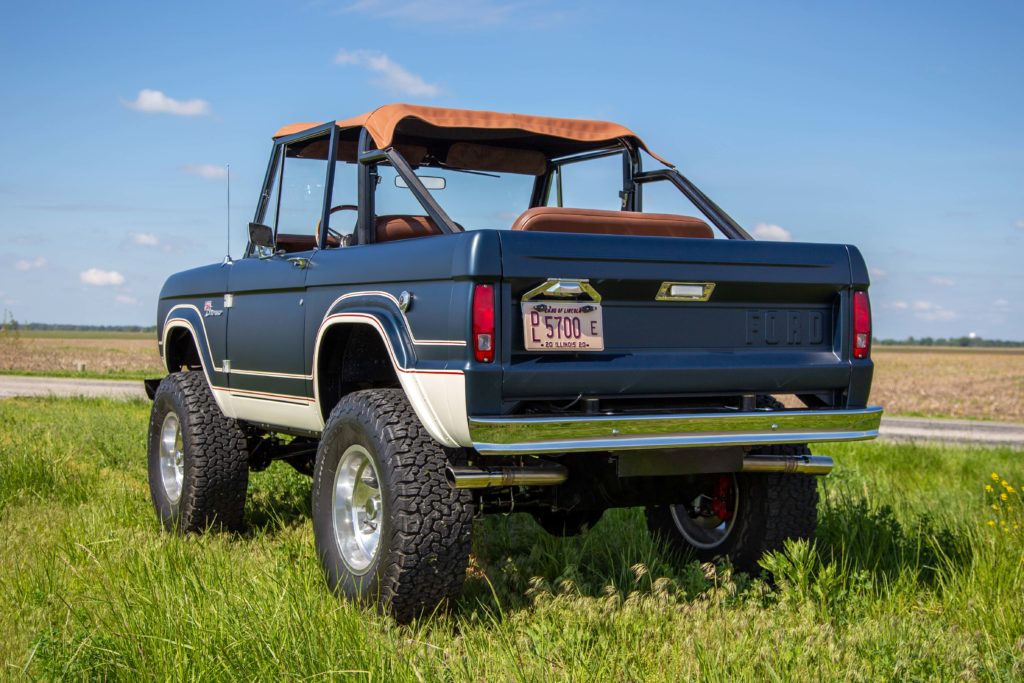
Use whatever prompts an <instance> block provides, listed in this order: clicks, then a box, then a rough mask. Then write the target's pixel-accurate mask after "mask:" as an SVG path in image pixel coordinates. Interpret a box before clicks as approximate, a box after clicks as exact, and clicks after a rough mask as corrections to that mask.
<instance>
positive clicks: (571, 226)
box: [512, 206, 714, 239]
mask: <svg viewBox="0 0 1024 683" xmlns="http://www.w3.org/2000/svg"><path fill="white" fill-rule="evenodd" d="M512 229H513V230H527V231H540V232H574V233H588V234H594V235H644V236H647V237H698V238H704V239H707V238H711V237H714V233H713V232H712V231H711V227H710V226H709V225H708V224H707V223H705V222H704V221H702V220H701V219H699V218H694V217H693V216H676V215H674V214H668V213H640V212H638V211H601V210H598V209H568V208H562V207H556V206H539V207H537V208H533V209H528V210H526V211H524V212H523V213H522V214H521V215H520V216H519V218H517V219H516V222H515V223H513V224H512Z"/></svg>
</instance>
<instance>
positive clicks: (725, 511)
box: [711, 474, 732, 522]
mask: <svg viewBox="0 0 1024 683" xmlns="http://www.w3.org/2000/svg"><path fill="white" fill-rule="evenodd" d="M731 487H732V476H730V475H728V474H723V475H722V476H721V477H719V478H718V483H717V484H715V495H714V497H713V498H712V499H711V510H712V511H713V512H714V513H715V515H716V516H717V517H718V518H719V519H720V520H722V521H723V522H727V521H729V518H730V517H732V510H730V509H729V492H730V488H731Z"/></svg>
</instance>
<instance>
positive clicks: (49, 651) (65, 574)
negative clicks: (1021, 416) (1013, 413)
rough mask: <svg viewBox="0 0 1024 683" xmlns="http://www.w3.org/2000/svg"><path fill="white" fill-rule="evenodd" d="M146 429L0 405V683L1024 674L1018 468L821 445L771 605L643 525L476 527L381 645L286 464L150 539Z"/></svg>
mask: <svg viewBox="0 0 1024 683" xmlns="http://www.w3.org/2000/svg"><path fill="white" fill-rule="evenodd" d="M147 416H148V405H147V404H145V403H143V402H110V401H99V400H58V399H11V400H4V401H0V567H2V568H3V570H2V571H0V595H3V596H4V598H3V599H2V600H0V667H2V668H0V671H2V673H0V677H3V678H15V679H16V678H32V679H35V678H44V679H51V678H74V679H83V678H89V679H97V678H99V679H119V680H136V679H139V678H148V679H152V678H160V679H176V680H178V679H189V680H232V681H233V680H240V679H244V680H249V679H267V678H272V679H279V678H288V679H307V678H321V677H323V678H345V679H351V680H374V681H389V680H438V679H441V680H452V681H462V680H467V681H476V680H520V681H533V680H538V681H540V680H543V681H547V680H585V681H590V680H616V681H619V680H651V681H659V680H663V681H678V680H693V679H708V680H750V679H758V680H762V679H774V680H780V679H781V680H791V679H792V680H821V679H826V680H831V679H840V678H841V679H849V680H889V679H894V678H895V679H901V680H908V679H909V680H937V679H943V680H949V679H953V678H963V679H966V680H1020V679H1021V678H1022V677H1024V530H1022V529H1021V528H1020V526H1021V525H1022V523H1024V518H1022V516H1021V500H1020V494H1019V493H1018V492H1017V487H1018V486H1019V485H1020V484H1022V483H1024V460H1022V459H1021V453H1020V451H1011V450H1007V449H969V448H946V447H916V446H909V445H894V444H883V443H867V444H852V445H845V446H829V447H828V448H827V450H822V452H827V453H829V454H832V455H834V456H835V457H836V458H837V462H838V467H837V469H836V471H835V473H834V474H833V475H832V476H830V477H828V478H827V479H825V480H823V481H822V482H821V484H820V487H821V488H820V491H821V494H822V502H821V504H820V508H819V513H820V520H821V521H820V526H819V530H818V534H817V537H816V539H815V542H814V543H813V544H797V545H794V546H792V547H790V548H789V549H788V550H787V552H785V553H781V554H777V555H775V556H773V557H770V558H768V559H767V560H766V561H765V565H766V566H767V567H769V568H770V569H771V571H772V573H773V574H774V576H775V579H776V585H775V586H771V585H769V584H767V583H765V582H764V581H763V580H760V579H757V580H753V579H750V578H749V577H747V576H745V575H733V574H732V573H731V571H730V570H729V568H728V567H723V566H718V567H714V566H710V565H706V566H704V567H701V566H699V565H698V564H697V563H696V562H689V561H679V560H673V559H672V558H668V557H666V556H665V555H664V553H662V552H661V549H659V548H658V547H656V546H655V545H653V544H652V542H651V541H650V539H649V537H648V535H647V534H646V531H645V529H644V525H643V522H642V515H641V514H640V512H639V511H638V510H619V511H613V512H611V513H608V514H606V516H605V518H604V519H602V521H601V522H600V523H599V524H598V525H597V526H596V528H595V529H594V530H593V531H592V532H591V533H589V534H587V535H585V536H583V537H580V538H575V539H568V540H561V539H553V538H551V537H548V536H547V535H546V534H544V532H542V531H541V530H540V529H539V527H537V526H536V525H535V524H534V523H533V522H532V520H530V519H529V518H527V517H525V516H524V515H518V514H517V515H510V516H508V517H498V518H489V519H486V520H483V521H481V522H478V524H477V527H476V539H475V542H474V559H473V564H472V566H471V568H470V574H469V578H468V581H467V587H466V594H465V596H464V598H463V599H462V600H461V601H460V602H459V604H458V605H457V607H456V609H455V612H454V614H453V615H451V616H448V617H444V618H437V619H435V620H426V621H423V622H421V623H418V624H416V625H414V626H412V627H397V626H394V625H393V624H391V623H390V622H389V621H387V620H385V619H383V618H380V617H378V616H377V615H375V614H374V613H373V612H371V611H369V610H365V609H360V608H357V607H354V606H352V605H350V604H347V603H344V602H341V601H339V600H337V599H335V598H334V597H332V596H331V595H330V594H328V592H327V590H326V589H325V587H324V583H323V581H322V579H321V576H320V571H319V567H318V564H317V561H316V557H315V553H314V548H313V538H312V530H311V526H310V523H309V489H310V484H309V480H308V479H306V478H305V477H302V476H301V475H298V474H296V473H294V472H293V471H292V470H291V469H290V468H288V467H287V466H286V465H282V464H275V465H274V466H272V467H271V468H270V469H269V470H267V471H266V472H262V473H254V474H253V475H252V479H251V483H250V502H249V506H248V509H247V517H248V522H249V527H248V529H249V530H248V531H247V532H246V533H244V534H241V535H234V536H232V535H225V534H214V535H210V536H204V537H189V538H177V537H173V536H169V535H167V534H164V533H162V532H161V531H160V529H159V526H158V523H157V521H156V518H155V515H154V514H153V512H152V509H151V507H150V503H149V498H148V487H147V483H146V469H145V432H146V422H147ZM1004 481H1005V482H1006V484H1005V485H1004V484H1003V482H1004ZM986 485H988V486H990V487H992V493H988V492H986V490H985V486H986ZM1008 487H1009V488H1008ZM1011 489H1012V491H1011ZM1000 492H1002V493H1006V494H1007V500H1006V501H1000V500H999V499H998V495H999V493H1000ZM992 505H996V506H997V507H998V508H999V509H998V510H994V509H992V507H991V506H992ZM1011 506H1012V509H1011Z"/></svg>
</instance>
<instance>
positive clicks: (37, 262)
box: [14, 256, 46, 270]
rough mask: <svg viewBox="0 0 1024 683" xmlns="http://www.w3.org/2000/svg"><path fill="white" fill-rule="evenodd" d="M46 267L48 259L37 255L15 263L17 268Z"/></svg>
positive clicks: (33, 268) (34, 268) (32, 268)
mask: <svg viewBox="0 0 1024 683" xmlns="http://www.w3.org/2000/svg"><path fill="white" fill-rule="evenodd" d="M44 267H46V259H45V258H43V257H42V256H36V257H35V258H34V259H32V260H31V261H29V260H28V259H21V260H20V261H18V262H17V263H15V264H14V269H15V270H36V269H37V268H44Z"/></svg>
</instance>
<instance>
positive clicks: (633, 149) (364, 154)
mask: <svg viewBox="0 0 1024 683" xmlns="http://www.w3.org/2000/svg"><path fill="white" fill-rule="evenodd" d="M338 132H339V128H338V127H337V125H336V122H335V121H328V122H327V123H324V124H321V125H319V126H316V127H313V128H310V129H308V130H304V131H302V132H300V133H295V134H293V135H286V136H283V137H280V138H275V140H274V143H273V146H272V147H271V153H270V161H269V163H268V164H267V170H266V173H265V175H264V177H263V186H262V191H261V193H260V199H259V202H258V203H257V206H256V213H255V216H254V218H253V221H254V222H259V220H260V218H261V217H262V216H264V215H265V213H264V211H265V208H266V205H267V202H268V201H269V199H270V197H271V183H272V182H274V180H275V177H274V169H275V168H276V166H277V164H278V163H279V161H280V155H281V154H282V153H283V150H284V149H285V147H287V146H288V145H291V144H294V143H296V142H302V141H305V140H312V139H315V138H318V137H322V136H328V145H327V149H328V156H327V172H326V177H325V179H324V200H323V207H322V213H321V218H320V220H321V224H322V225H328V223H329V214H330V210H331V207H332V203H331V199H332V197H331V194H332V191H333V188H334V173H335V166H336V162H337V161H338V158H337V152H338V145H337V143H338ZM616 155H619V156H621V157H622V189H621V190H620V192H619V197H620V199H621V210H623V211H642V210H643V188H644V186H645V185H649V184H652V183H656V182H667V183H669V184H671V185H672V186H674V187H675V188H676V189H677V190H678V191H679V192H680V193H681V194H682V195H683V196H684V197H686V199H688V200H689V201H690V202H691V203H692V204H693V205H694V206H696V207H697V208H698V209H699V210H700V211H701V213H703V214H704V216H705V217H706V218H707V219H708V220H709V221H710V222H711V223H712V224H713V225H714V226H715V227H717V228H718V229H719V230H720V231H721V232H722V234H723V235H725V237H726V238H728V239H734V240H752V239H753V237H751V235H750V234H749V233H748V232H747V231H746V230H744V229H743V228H742V227H740V225H739V224H738V223H736V221H735V220H733V219H732V217H730V216H729V215H728V214H727V213H726V212H725V211H724V210H723V209H722V208H721V207H720V206H718V205H717V204H716V203H715V202H714V201H712V200H711V199H710V198H709V197H708V196H707V195H705V194H704V193H703V192H702V191H701V190H700V189H699V188H697V186H696V185H694V184H693V183H692V182H690V180H689V179H687V178H686V176H684V175H683V174H682V173H680V172H679V171H678V170H677V169H676V168H674V167H669V168H663V169H657V170H651V171H644V170H643V161H642V158H641V156H640V150H639V149H638V148H637V146H636V145H634V144H632V143H631V142H630V140H628V139H625V138H623V139H620V140H619V143H618V144H616V145H612V146H608V147H602V148H600V149H594V150H591V151H586V152H581V153H576V154H569V155H566V156H561V157H554V158H551V159H549V160H548V162H547V167H546V169H545V171H544V173H543V174H541V175H539V176H537V178H536V180H535V181H534V186H533V191H532V193H531V195H530V206H529V207H527V208H533V207H537V206H543V203H544V199H545V197H547V196H549V192H550V191H551V189H552V184H555V190H556V195H557V196H558V197H559V200H560V198H561V174H560V169H561V168H562V167H563V166H566V165H569V164H574V163H579V162H582V161H589V160H591V159H600V158H604V157H610V156H616ZM356 163H357V164H358V169H357V178H358V188H357V193H358V194H357V196H358V201H359V212H358V217H357V220H356V244H370V243H372V242H373V234H374V231H373V222H374V217H375V211H374V200H375V196H374V189H375V187H376V184H377V178H378V174H377V165H378V164H380V163H388V164H390V165H391V167H392V168H394V169H395V171H396V172H397V173H398V175H399V176H400V177H401V178H402V179H403V180H404V181H405V182H406V184H407V185H408V187H409V190H410V191H411V192H412V193H413V195H414V196H415V197H416V199H417V200H418V201H419V203H420V204H421V205H422V207H423V209H424V211H425V212H426V213H427V215H428V216H430V218H431V219H432V220H433V221H434V223H436V224H437V226H438V227H439V228H440V229H441V231H442V232H443V233H445V234H452V233H456V232H462V228H461V227H459V226H458V225H457V224H456V223H455V222H454V221H453V220H452V219H451V217H449V216H448V214H447V213H446V212H445V210H444V208H443V207H442V206H441V205H440V204H439V203H438V202H437V200H436V199H434V197H433V195H431V194H430V191H429V190H427V188H426V187H425V186H424V185H423V182H422V181H421V180H420V179H419V177H417V175H416V173H415V171H414V170H413V167H412V165H411V164H410V163H409V162H408V161H407V160H406V158H405V157H404V156H403V155H402V154H401V152H399V151H398V150H397V149H396V148H395V147H394V146H391V147H387V148H385V149H378V148H377V147H376V146H375V144H374V142H373V139H372V138H371V136H370V135H369V134H368V131H367V130H366V128H361V129H360V131H359V141H358V146H357V152H356ZM278 201H280V195H278ZM560 203H561V201H559V204H560ZM275 240H276V234H275ZM326 240H327V231H326V230H322V231H320V235H319V237H318V243H317V244H316V248H317V249H323V248H325V245H326ZM252 253H253V245H252V243H251V242H250V243H249V244H248V246H247V248H246V256H249V255H251V254H252Z"/></svg>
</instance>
